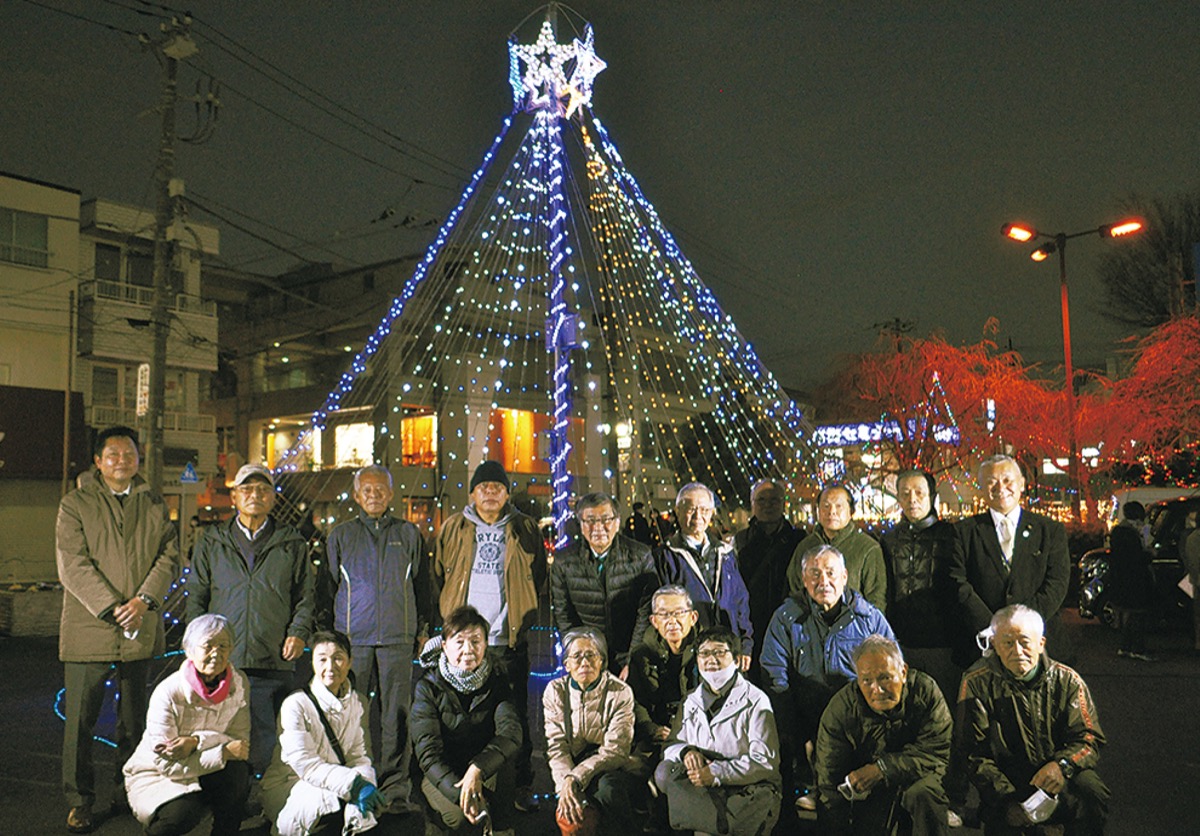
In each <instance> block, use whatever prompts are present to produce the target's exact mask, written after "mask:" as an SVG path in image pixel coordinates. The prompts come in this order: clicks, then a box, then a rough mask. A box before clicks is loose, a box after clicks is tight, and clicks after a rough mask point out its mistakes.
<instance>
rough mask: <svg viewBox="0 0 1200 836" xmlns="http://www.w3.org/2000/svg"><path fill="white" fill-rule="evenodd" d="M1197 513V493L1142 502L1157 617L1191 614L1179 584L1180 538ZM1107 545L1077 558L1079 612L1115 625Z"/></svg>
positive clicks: (1177, 617) (1199, 506) (1181, 571)
mask: <svg viewBox="0 0 1200 836" xmlns="http://www.w3.org/2000/svg"><path fill="white" fill-rule="evenodd" d="M1198 517H1200V496H1191V497H1187V498H1185V499H1170V500H1166V501H1163V502H1155V503H1152V504H1150V505H1148V506H1146V522H1147V523H1148V524H1149V526H1150V545H1149V546H1148V547H1147V548H1148V549H1149V551H1150V556H1151V559H1150V569H1151V572H1152V573H1153V575H1154V588H1155V592H1156V595H1155V609H1154V612H1155V614H1156V615H1157V616H1158V618H1159V620H1166V621H1171V622H1173V621H1176V620H1183V619H1185V618H1190V617H1191V600H1190V599H1189V598H1188V596H1187V595H1186V594H1184V592H1183V590H1181V589H1180V588H1179V581H1180V580H1182V579H1183V576H1184V575H1186V574H1187V570H1186V569H1185V568H1184V564H1183V554H1182V552H1181V551H1180V542H1181V540H1182V539H1183V536H1184V534H1185V533H1187V532H1190V530H1191V529H1192V528H1195V526H1196V522H1197V518H1198ZM1110 568H1111V567H1110V565H1109V551H1108V549H1107V548H1103V549H1092V550H1091V551H1089V552H1087V553H1086V554H1085V555H1084V556H1083V557H1082V558H1080V561H1079V571H1080V584H1079V614H1080V615H1082V616H1083V617H1085V618H1099V619H1101V620H1102V621H1104V622H1105V623H1106V624H1109V625H1115V611H1114V609H1113V605H1112V602H1111V597H1112V588H1111V587H1112V580H1111V572H1110Z"/></svg>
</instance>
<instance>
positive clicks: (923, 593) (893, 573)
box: [879, 511, 958, 647]
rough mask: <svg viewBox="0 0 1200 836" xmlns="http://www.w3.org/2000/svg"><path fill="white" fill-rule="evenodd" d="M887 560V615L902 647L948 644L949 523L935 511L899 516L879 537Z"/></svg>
mask: <svg viewBox="0 0 1200 836" xmlns="http://www.w3.org/2000/svg"><path fill="white" fill-rule="evenodd" d="M879 543H880V545H881V546H882V547H883V558H884V563H885V564H886V566H887V599H888V602H887V603H888V605H887V620H888V623H889V624H891V625H892V629H893V630H895V631H896V639H897V641H899V642H900V645H901V646H902V647H950V646H951V638H952V636H951V632H950V631H951V629H952V627H953V624H954V623H955V622H954V617H953V614H954V613H955V612H956V609H957V606H958V604H957V600H958V599H957V596H956V592H957V590H956V587H955V586H954V583H953V582H952V581H951V580H950V560H951V558H952V556H953V552H954V526H953V525H951V524H950V523H948V522H944V521H943V520H940V519H938V515H937V512H936V511H934V512H932V513H930V514H929V516H927V517H925V519H923V520H919V521H918V522H915V523H913V522H909V521H908V519H907V518H906V517H901V518H900V521H899V522H898V523H896V525H895V526H894V527H893V528H892V529H891V531H888V532H887V533H886V534H884V535H883V536H882V537H881V538H880V541H879Z"/></svg>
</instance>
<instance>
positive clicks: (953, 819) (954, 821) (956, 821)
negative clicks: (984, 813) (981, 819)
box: [946, 810, 963, 827]
mask: <svg viewBox="0 0 1200 836" xmlns="http://www.w3.org/2000/svg"><path fill="white" fill-rule="evenodd" d="M946 823H947V824H948V825H950V826H951V827H962V826H963V821H962V816H960V815H959V814H958V813H956V812H955V811H954V810H947V811H946Z"/></svg>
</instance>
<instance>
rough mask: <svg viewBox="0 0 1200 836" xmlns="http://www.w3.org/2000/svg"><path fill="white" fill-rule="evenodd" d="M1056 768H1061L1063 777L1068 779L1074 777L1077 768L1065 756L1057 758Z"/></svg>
mask: <svg viewBox="0 0 1200 836" xmlns="http://www.w3.org/2000/svg"><path fill="white" fill-rule="evenodd" d="M1058 768H1059V769H1060V770H1062V774H1063V777H1064V778H1066V779H1067V780H1068V781H1070V780H1071V779H1072V778H1074V777H1075V773H1076V772H1078V770H1077V769H1076V768H1075V764H1073V763H1071V762H1070V761H1069V760H1067V759H1066V758H1059V759H1058Z"/></svg>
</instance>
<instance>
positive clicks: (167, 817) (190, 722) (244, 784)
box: [125, 615, 250, 836]
mask: <svg viewBox="0 0 1200 836" xmlns="http://www.w3.org/2000/svg"><path fill="white" fill-rule="evenodd" d="M232 651H233V630H232V629H231V628H230V627H229V624H228V622H226V621H225V619H224V617H222V616H219V615H202V616H200V617H199V618H197V619H196V620H195V621H193V622H192V623H191V624H189V625H188V627H187V630H186V631H184V634H183V652H184V655H185V656H186V657H187V658H186V660H185V661H184V663H183V665H182V666H181V667H180V668H179V670H177V671H176V672H175V673H173V674H171V675H170V676H168V677H167V678H166V679H164V680H163V681H162V682H161V683H160V684H159V686H158V687H157V688H155V689H154V694H153V696H151V697H150V709H149V712H148V713H147V715H146V732H145V734H143V735H142V741H141V743H139V744H138V748H137V750H136V751H134V753H133V757H131V758H130V759H129V761H128V762H127V763H126V764H125V791H126V793H127V794H128V797H129V806H130V807H131V808H133V814H134V815H135V816H137V820H138V821H140V822H141V823H142V824H143V825H144V826H145V827H146V832H147V833H150V834H155V836H168V834H182V833H187V832H188V831H190V830H192V829H193V828H195V827H196V826H197V825H198V824H200V820H201V819H202V818H204V814H205V813H206V812H208V810H210V809H211V810H212V813H213V826H212V832H213V834H214V836H224V834H235V833H237V832H238V827H239V825H240V824H241V821H242V808H243V807H244V806H245V803H246V796H247V795H248V794H249V792H250V765H249V764H248V763H247V761H246V758H247V756H248V755H249V754H250V742H249V741H250V703H249V699H248V694H249V691H248V690H247V688H248V686H247V683H246V676H245V675H244V674H243V673H241V672H240V671H237V670H234V668H233V666H232V665H230V664H229V654H230V653H231V652H232Z"/></svg>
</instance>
